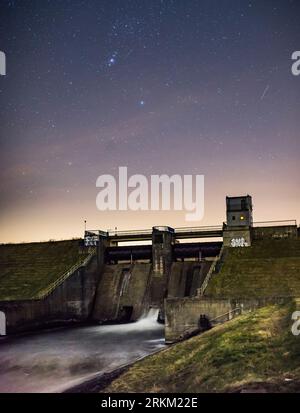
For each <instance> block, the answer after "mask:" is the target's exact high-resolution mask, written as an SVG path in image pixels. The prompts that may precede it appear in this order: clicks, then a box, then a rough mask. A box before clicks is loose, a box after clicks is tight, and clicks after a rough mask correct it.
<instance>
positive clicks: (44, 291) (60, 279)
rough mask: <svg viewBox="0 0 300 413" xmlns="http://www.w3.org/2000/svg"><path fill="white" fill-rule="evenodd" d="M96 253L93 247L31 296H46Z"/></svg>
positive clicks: (40, 297)
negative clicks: (83, 256)
mask: <svg viewBox="0 0 300 413" xmlns="http://www.w3.org/2000/svg"><path fill="white" fill-rule="evenodd" d="M95 253H96V249H95V248H94V249H93V251H92V252H90V254H89V255H88V256H87V257H86V258H85V259H84V260H83V261H80V262H78V263H76V264H74V265H73V266H72V267H71V268H69V269H68V270H67V271H66V272H64V273H63V274H62V275H60V276H59V277H58V278H57V279H56V280H55V281H54V282H53V283H51V284H49V285H48V286H47V287H46V288H44V289H42V290H41V291H39V292H38V293H37V294H35V295H34V296H33V297H32V298H33V299H36V300H41V299H44V298H46V297H48V296H49V295H50V294H51V293H52V292H53V291H54V290H55V289H56V288H57V287H58V286H59V285H61V284H62V283H63V282H64V281H65V280H66V279H67V278H69V277H70V276H71V275H72V274H74V272H75V271H77V270H78V269H79V268H81V267H85V266H86V265H87V264H88V263H89V262H90V260H91V259H92V258H93V256H94V255H95Z"/></svg>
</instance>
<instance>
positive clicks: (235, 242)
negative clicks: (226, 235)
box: [230, 237, 249, 248]
mask: <svg viewBox="0 0 300 413" xmlns="http://www.w3.org/2000/svg"><path fill="white" fill-rule="evenodd" d="M230 245H231V247H233V248H236V247H249V244H248V242H247V241H246V240H245V238H243V237H242V238H232V240H231V241H230Z"/></svg>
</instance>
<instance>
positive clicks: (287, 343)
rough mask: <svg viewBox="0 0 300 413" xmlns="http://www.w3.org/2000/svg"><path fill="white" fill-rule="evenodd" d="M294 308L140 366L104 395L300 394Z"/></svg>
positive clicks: (242, 322)
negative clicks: (250, 391)
mask: <svg viewBox="0 0 300 413" xmlns="http://www.w3.org/2000/svg"><path fill="white" fill-rule="evenodd" d="M293 311H294V310H293V305H292V304H290V305H285V306H278V305H274V306H268V307H264V308H261V309H259V310H257V311H255V312H253V313H249V314H246V315H243V316H240V317H238V318H236V319H234V320H232V321H230V322H227V323H225V324H223V325H221V326H218V327H215V328H213V329H212V330H210V331H208V332H206V333H204V334H202V335H200V336H197V337H194V338H191V339H189V340H187V341H185V342H181V343H178V344H175V345H174V346H172V347H170V348H168V349H166V350H163V351H161V352H159V353H157V354H155V355H152V356H149V357H147V358H146V359H144V360H142V361H140V362H137V363H136V364H134V365H133V366H132V367H131V368H129V370H128V371H127V372H125V373H123V374H122V375H121V376H120V377H119V378H117V379H116V380H115V381H113V382H112V383H111V384H110V385H109V386H108V387H106V388H105V389H104V390H103V392H146V393H148V392H180V393H181V392H196V393H201V392H227V391H240V390H241V389H251V387H253V385H255V387H256V388H259V389H260V390H261V389H263V390H264V389H265V390H267V391H299V390H300V389H299V383H300V381H299V380H300V346H299V340H300V336H298V337H296V336H293V335H292V333H291V331H290V329H291V325H292V321H291V314H292V312H293Z"/></svg>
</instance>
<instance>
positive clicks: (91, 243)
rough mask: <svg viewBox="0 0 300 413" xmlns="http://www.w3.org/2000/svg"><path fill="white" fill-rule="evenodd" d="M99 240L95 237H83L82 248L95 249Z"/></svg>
mask: <svg viewBox="0 0 300 413" xmlns="http://www.w3.org/2000/svg"><path fill="white" fill-rule="evenodd" d="M98 242H99V238H98V236H97V235H85V236H84V246H85V247H95V246H97V245H98Z"/></svg>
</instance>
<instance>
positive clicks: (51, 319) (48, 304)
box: [0, 195, 299, 342]
mask: <svg viewBox="0 0 300 413" xmlns="http://www.w3.org/2000/svg"><path fill="white" fill-rule="evenodd" d="M226 218H227V220H226V223H224V224H223V225H222V226H210V227H193V228H177V229H176V228H175V229H173V228H171V227H167V226H158V227H153V228H152V229H149V230H140V231H115V232H106V231H102V230H87V231H85V235H84V239H82V240H71V241H58V242H46V243H31V244H8V245H1V246H0V314H1V320H2V321H1V320H0V321H1V326H0V334H2V335H4V334H8V335H10V334H15V333H19V332H23V331H28V330H35V329H39V328H41V327H49V326H60V325H63V326H65V325H66V324H68V323H86V322H88V323H98V324H104V323H128V322H134V321H137V320H139V319H140V318H141V317H142V316H143V315H144V314H147V312H148V311H149V310H150V309H151V308H154V309H157V310H158V311H159V316H158V319H159V321H160V322H162V323H165V337H166V341H167V342H172V341H176V340H178V339H181V338H182V337H185V335H186V334H190V333H191V332H194V331H197V330H199V329H201V325H200V324H201V323H200V319H201V320H202V321H203V319H204V318H206V319H207V321H208V322H209V323H210V324H211V325H213V324H214V323H215V322H222V321H223V320H224V319H226V318H230V317H233V316H234V315H235V314H237V313H238V312H239V310H241V309H245V308H250V307H253V306H256V305H259V300H258V297H256V296H255V294H254V295H252V296H251V297H248V296H247V294H243V295H241V296H239V297H234V300H233V299H232V297H230V295H229V296H228V295H227V296H226V294H225V291H226V284H224V285H223V287H222V288H221V292H220V294H218V296H216V295H215V294H210V293H209V291H210V290H211V289H212V286H213V284H216V283H218V282H219V283H220V280H222V271H223V272H224V271H225V269H227V267H228V265H230V263H231V260H233V258H232V256H233V255H232V252H234V251H237V252H238V254H239V260H240V262H241V263H242V262H243V257H242V255H241V254H242V252H241V251H243V254H244V253H245V254H246V251H248V252H247V254H248V255H249V259H253V260H254V259H255V254H256V252H255V251H256V250H257V249H258V250H259V249H262V250H267V248H269V247H267V244H268V243H270V242H271V244H272V242H273V243H275V244H274V247H272V248H277V247H278V245H279V242H285V241H286V242H288V241H289V240H294V241H293V242H294V243H295V245H298V243H297V241H298V240H299V229H298V228H297V224H296V222H295V221H284V222H265V223H253V218H252V198H251V197H250V196H249V195H247V196H241V197H227V198H226ZM141 242H143V243H146V244H144V245H141ZM263 243H267V244H263ZM272 245H273V244H272ZM277 249H278V248H277ZM284 250H285V248H284V247H283V248H281V249H280V252H279V253H277V256H278V257H279V256H280V254H283V255H284V253H283V252H284ZM295 251H296V252H295V255H296V257H297V256H298V255H297V254H298V252H297V251H298V250H297V248H296V249H295ZM251 254H252V255H251ZM290 262H292V261H291V260H290V261H288V262H287V263H286V264H285V266H288V265H290ZM249 264H250V261H248V265H249ZM255 265H256V267H257V268H258V269H259V268H260V266H261V265H262V261H261V260H260V261H256V262H255ZM277 267H278V264H277ZM236 271H238V273H239V270H236ZM243 271H244V272H245V273H247V271H248V268H243ZM264 271H265V272H267V271H268V269H267V268H264V269H263V270H262V274H264ZM219 274H220V275H219ZM234 276H236V274H235V273H234V275H233V277H232V278H234ZM249 277H250V276H245V279H249ZM226 282H227V281H226ZM269 295H270V294H268V293H267V292H266V293H265V295H264V297H259V299H266V298H270V297H269ZM277 295H278V296H280V295H281V293H280V292H278V294H277ZM287 295H288V294H284V296H287ZM290 295H293V291H291V292H290ZM250 298H251V299H252V302H250V301H249V299H250ZM200 316H201V317H200ZM222 317H223V318H222Z"/></svg>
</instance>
